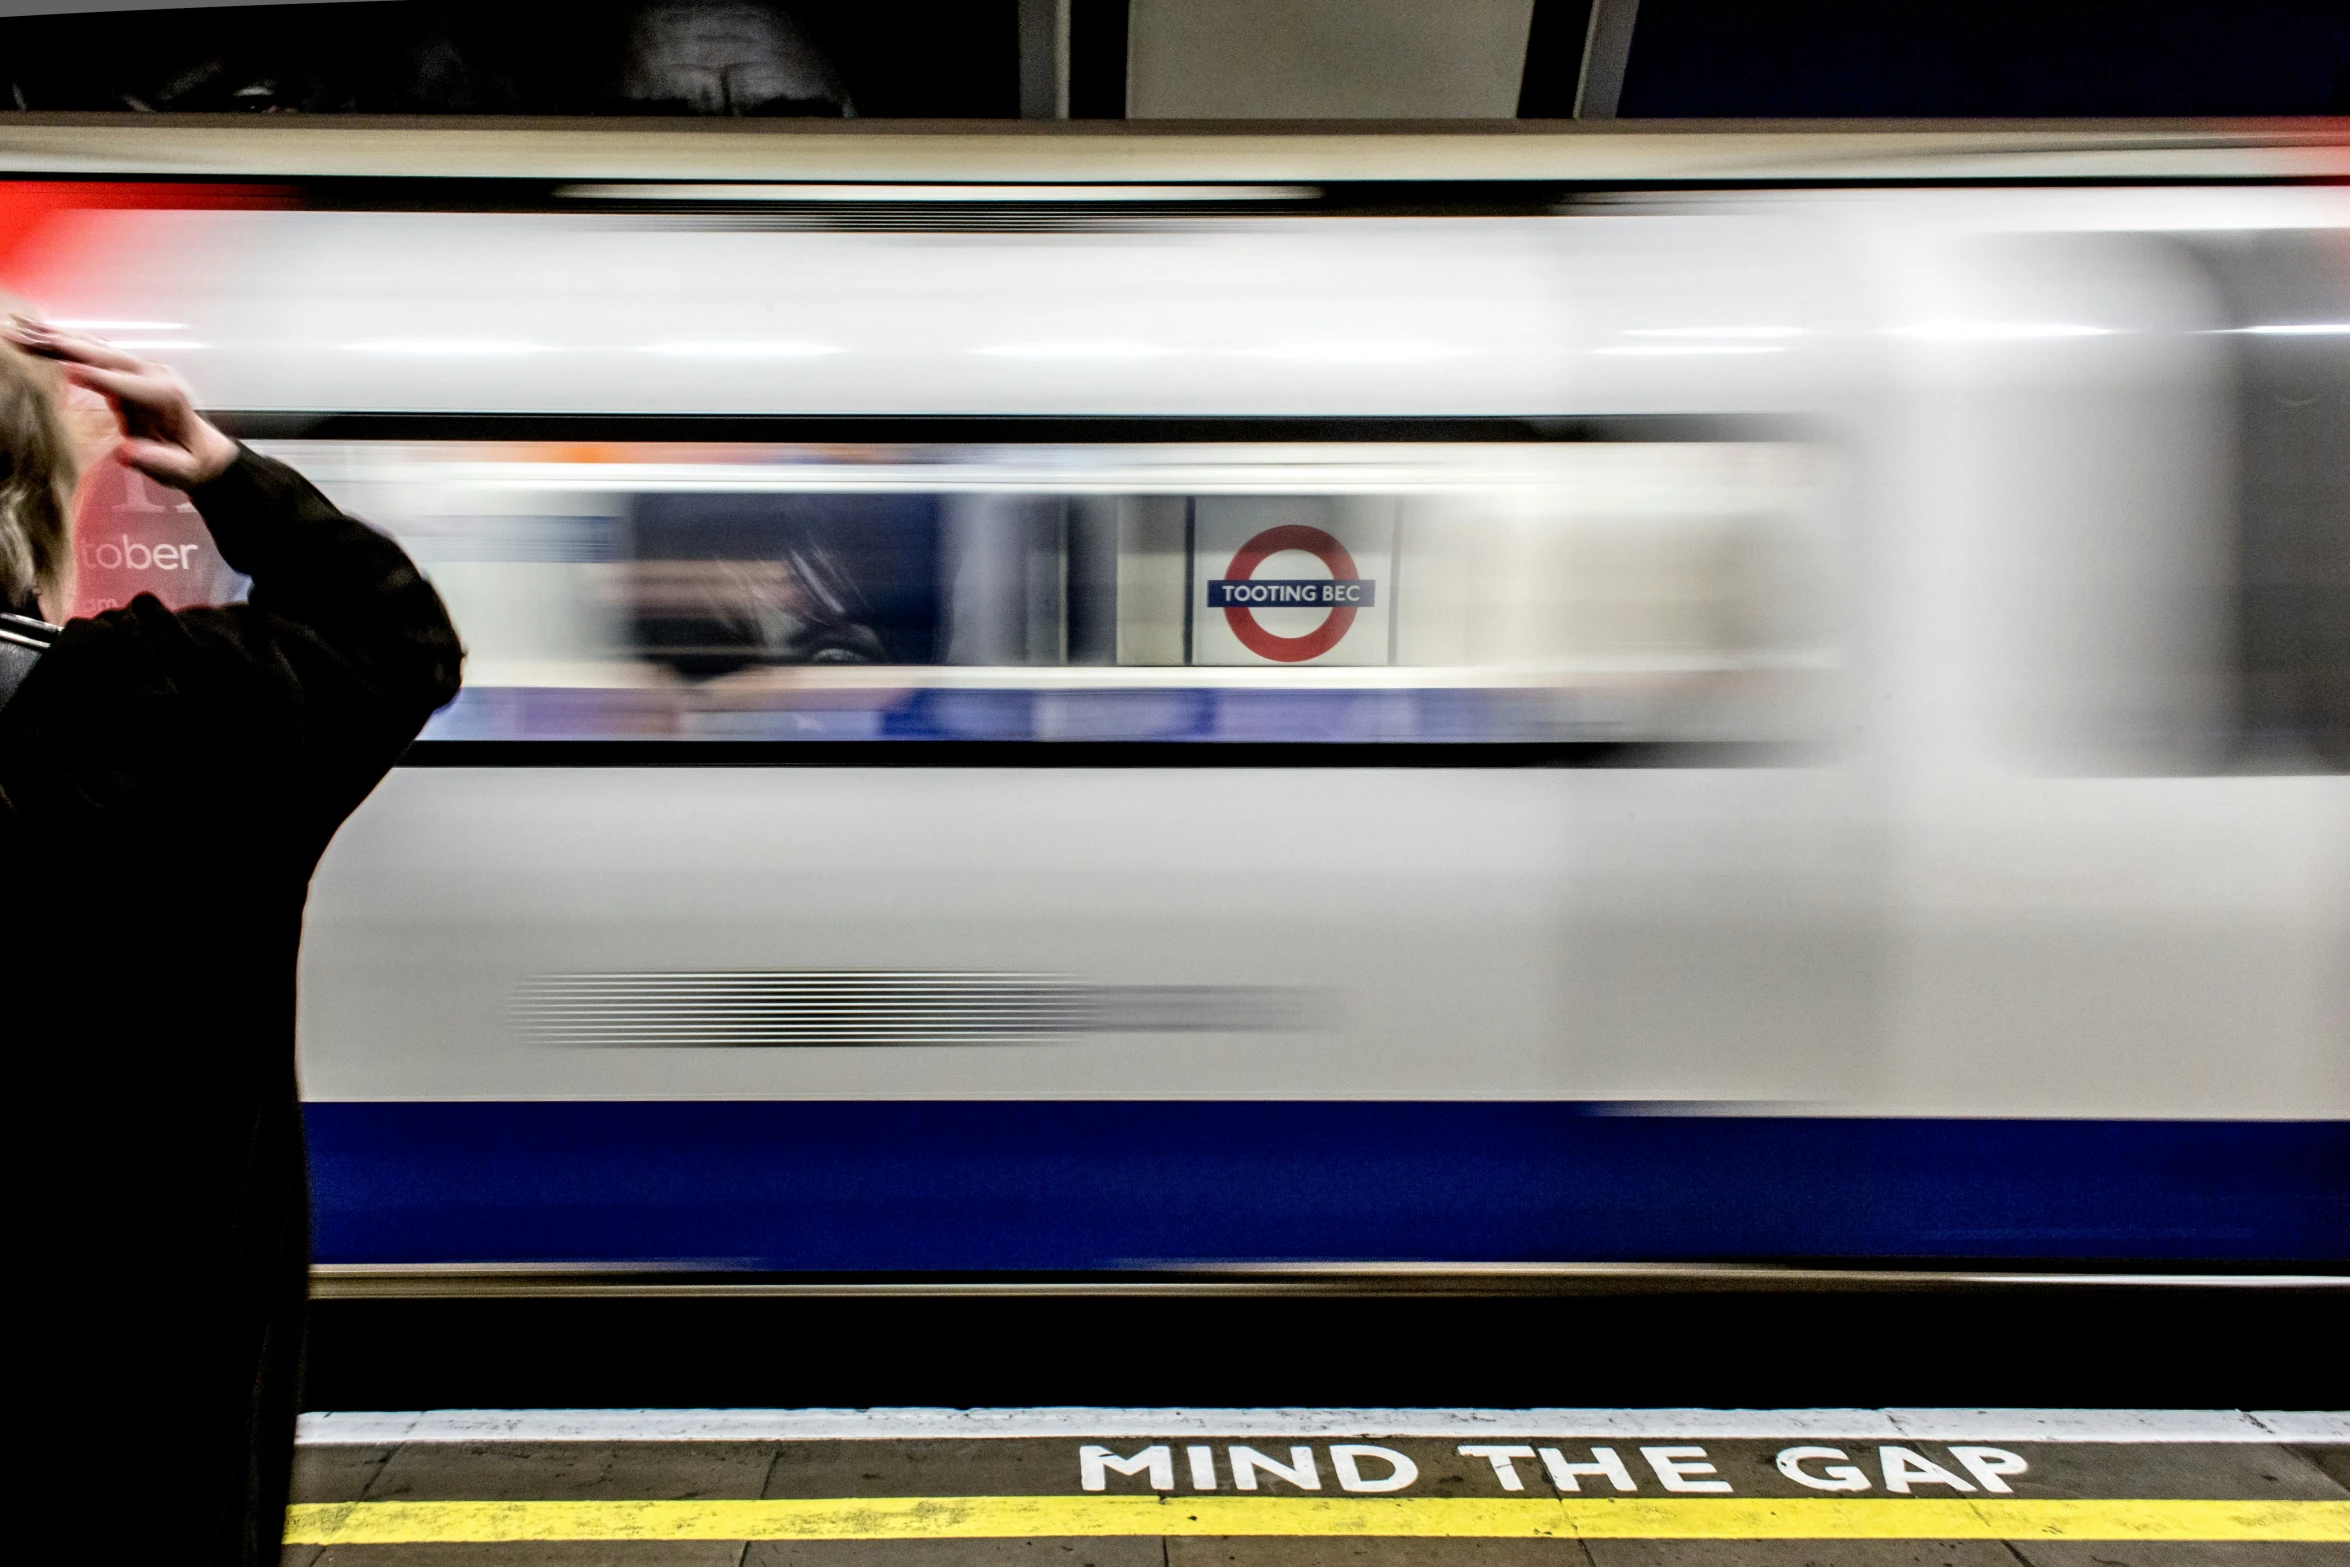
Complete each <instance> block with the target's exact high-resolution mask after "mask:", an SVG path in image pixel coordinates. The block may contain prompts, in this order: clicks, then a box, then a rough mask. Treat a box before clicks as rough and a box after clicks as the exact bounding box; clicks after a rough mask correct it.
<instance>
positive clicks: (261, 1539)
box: [0, 321, 463, 1567]
mask: <svg viewBox="0 0 2350 1567" xmlns="http://www.w3.org/2000/svg"><path fill="white" fill-rule="evenodd" d="M5 335H6V337H7V338H8V340H9V341H10V342H11V343H12V344H13V345H14V348H15V350H16V351H17V352H16V354H12V355H10V362H9V363H8V364H7V365H5V366H0V381H5V382H6V383H7V384H6V387H5V388H0V392H4V393H8V394H14V395H0V417H5V416H9V415H13V416H15V418H16V422H17V425H18V428H15V429H11V430H0V460H4V461H5V462H6V464H7V466H8V470H9V471H8V472H6V473H0V504H4V505H8V506H13V507H15V509H16V510H17V511H18V512H20V513H21V514H22V515H21V516H15V517H12V516H7V515H0V532H4V531H5V530H7V529H9V528H11V527H15V528H16V530H17V531H16V536H15V537H14V540H13V542H14V544H15V546H16V547H15V548H0V568H5V567H9V566H11V565H13V566H14V567H16V570H15V572H14V575H15V576H16V577H18V578H19V579H22V578H24V577H25V576H26V575H27V569H28V568H30V570H31V575H32V576H33V577H34V578H35V579H36V580H31V581H26V580H17V581H14V582H10V581H7V580H4V579H0V596H4V597H6V598H8V599H9V600H10V601H11V602H9V603H7V604H5V605H0V608H6V609H8V610H10V611H13V612H15V613H18V614H25V615H31V614H34V613H36V612H37V610H38V604H37V603H36V602H35V600H36V599H45V600H46V601H47V602H48V604H49V605H50V606H51V608H52V610H53V612H56V611H57V610H58V606H59V603H60V598H61V596H62V595H63V594H64V593H65V591H66V582H65V575H66V572H67V570H68V569H69V568H70V560H71V557H70V552H69V550H61V549H59V548H58V547H57V546H58V542H59V541H58V540H57V539H55V538H54V537H51V536H49V535H53V534H54V533H55V531H56V525H57V520H56V517H55V516H54V515H53V514H52V511H51V509H49V507H48V505H47V503H46V502H44V501H43V499H42V497H43V496H44V495H47V496H49V497H51V498H52V499H53V498H54V497H55V496H56V495H58V494H60V493H64V492H65V490H66V487H68V486H70V474H69V473H68V474H58V473H46V472H41V471H37V470H39V469H40V467H41V465H42V464H43V463H44V462H50V461H51V458H50V457H48V456H45V455H44V454H48V453H54V452H57V451H59V450H61V447H60V443H59V442H58V440H57V439H56V436H57V434H58V432H59V428H60V427H59V426H57V425H55V424H48V425H45V426H42V428H33V427H34V426H36V425H42V418H41V415H42V413H43V412H44V411H43V410H41V409H39V408H38V407H37V405H35V404H33V403H30V402H28V401H27V400H26V399H27V396H29V394H28V393H26V391H25V389H26V387H28V386H33V385H34V384H35V382H37V379H38V375H39V372H40V371H41V369H42V367H41V366H40V365H39V364H38V363H37V362H35V361H34V360H31V359H27V358H24V357H19V355H25V356H37V358H38V359H46V360H49V361H53V362H54V363H55V364H56V365H57V366H58V367H60V368H61V369H62V371H63V373H64V376H65V378H66V379H67V380H69V381H71V382H72V383H74V384H75V385H77V386H79V387H82V388H86V389H87V390H88V391H90V392H95V393H96V394H98V395H99V396H101V397H103V398H105V399H106V400H107V401H108V402H109V403H110V404H111V405H112V407H113V409H114V411H115V414H116V416H117V417H118V419H119V421H120V428H121V445H120V448H119V453H120V456H121V458H122V460H123V461H125V462H127V463H128V464H129V465H130V466H132V467H134V468H136V469H138V470H139V471H140V472H142V473H144V474H146V475H148V476H149V477H150V478H152V479H155V480H157V481H158V482H160V483H163V484H166V485H170V486H173V487H175V488H178V489H182V490H184V491H186V492H187V494H188V496H189V498H190V499H191V500H192V501H193V502H194V503H195V506H196V508H197V510H198V511H199V512H200V513H201V514H202V515H203V518H204V521H205V523H206V525H207V526H209V527H210V529H211V530H212V536H213V539H214V541H215V543H216V544H217V546H218V548H219V549H220V552H221V555H222V557H223V558H225V559H226V560H227V561H228V562H229V563H230V564H231V565H233V566H234V567H236V568H237V569H238V570H239V571H241V572H243V573H245V574H246V575H247V576H248V577H250V578H251V579H252V590H251V594H250V596H249V599H248V601H247V602H245V603H243V604H231V605H223V606H220V607H217V608H207V609H189V610H182V611H179V612H176V613H175V612H173V611H171V610H168V609H166V608H165V607H164V606H163V605H162V604H161V603H159V602H157V601H156V600H155V599H154V598H153V597H151V596H148V595H141V596H140V597H138V598H136V599H134V600H133V601H132V602H131V603H130V604H129V605H127V606H126V607H124V608H122V609H117V610H110V611H108V612H107V613H105V614H102V615H97V616H94V617H92V618H89V619H86V620H74V621H71V622H69V623H68V624H66V625H65V627H64V628H63V630H62V633H61V634H59V635H58V636H57V638H56V640H55V643H54V645H53V646H51V647H50V648H49V649H48V650H47V652H45V653H43V654H42V655H41V656H40V657H39V660H38V662H37V663H35V664H33V665H32V667H31V669H30V672H29V673H28V674H26V675H25V676H24V678H23V679H22V682H21V684H19V685H18V686H17V688H16V690H15V692H14V694H13V696H11V697H10V698H9V699H8V701H7V704H6V706H5V707H0V895H4V896H5V898H6V900H7V911H8V912H7V915H6V918H5V922H4V923H0V952H4V953H5V959H4V962H5V968H6V972H5V979H4V980H0V983H4V985H5V1001H4V1003H0V1017H4V1018H5V1019H6V1020H7V1021H6V1022H5V1023H0V1029H4V1030H5V1037H6V1038H7V1040H8V1049H7V1054H6V1062H7V1067H6V1070H7V1074H8V1076H7V1079H6V1080H7V1082H8V1085H9V1088H10V1090H11V1094H10V1099H9V1103H8V1112H9V1123H10V1124H9V1128H8V1137H7V1142H8V1145H9V1147H10V1149H11V1153H12V1156H13V1157H12V1161H11V1162H12V1164H13V1166H14V1168H13V1170H12V1172H11V1174H12V1176H13V1180H12V1184H11V1187H10V1192H11V1195H12V1197H13V1199H14V1204H15V1212H16V1216H17V1218H18V1221H19V1222H18V1224H17V1226H16V1253H15V1258H14V1268H13V1271H14V1273H15V1275H16V1277H15V1280H14V1284H15V1287H14V1288H13V1289H12V1290H11V1291H10V1294H11V1295H12V1296H13V1298H14V1300H15V1301H16V1302H17V1304H18V1307H19V1314H18V1315H17V1319H16V1320H17V1322H18V1328H17V1337H16V1343H17V1356H16V1363H17V1368H18V1369H17V1372H16V1375H15V1376H14V1377H12V1379H11V1380H12V1382H13V1383H14V1391H15V1393H16V1395H17V1396H16V1397H15V1398H14V1399H12V1400H11V1404H12V1413H13V1416H14V1418H13V1421H12V1423H13V1424H14V1426H15V1427H16V1430H17V1441H18V1459H17V1464H16V1467H15V1470H14V1474H15V1477H16V1483H17V1484H18V1485H19V1487H20V1488H21V1489H23V1491H24V1492H25V1494H27V1495H28V1496H32V1497H35V1498H37V1499H38V1503H37V1505H36V1506H35V1507H34V1508H32V1509H31V1510H30V1511H29V1512H28V1514H27V1516H26V1517H25V1518H23V1519H20V1521H19V1527H20V1529H21V1528H24V1527H31V1528H33V1529H35V1531H36V1532H39V1531H43V1530H45V1531H47V1532H48V1536H49V1537H48V1538H47V1539H45V1540H27V1539H24V1538H21V1536H20V1537H19V1538H18V1539H16V1540H13V1541H12V1542H11V1548H12V1550H25V1551H28V1552H29V1554H28V1555H27V1556H26V1557H25V1558H24V1559H26V1560H62V1559H64V1556H65V1553H66V1552H67V1551H71V1552H73V1553H75V1554H83V1553H86V1552H88V1551H90V1550H93V1549H97V1550H106V1551H123V1552H127V1553H128V1554H129V1555H131V1556H132V1557H134V1558H135V1559H138V1560H144V1561H158V1562H162V1561H168V1562H172V1563H175V1564H184V1567H195V1564H198V1563H207V1564H209V1563H222V1564H226V1563H238V1564H252V1567H258V1564H262V1563H274V1562H275V1561H276V1560H277V1557H278V1551H279V1541H280V1538H281V1536H282V1533H283V1527H284V1519H285V1507H286V1497H287V1486H288V1477H289V1473H290V1469H291V1465H292V1456H293V1431H294V1417H295V1412H296V1410H297V1409H298V1408H299V1407H300V1406H299V1398H300V1378H301V1368H302V1343H303V1321H304V1312H305V1302H306V1297H307V1275H308V1267H309V1233H310V1232H309V1221H310V1208H309V1184H308V1175H307V1172H306V1169H305V1166H304V1162H303V1147H302V1122H301V1106H300V1103H299V1098H298V1092H297V1088H296V1084H295V1072H294V1008H295V997H294V984H295V955H296V949H297V947H298V945H299V943H300V941H301V934H302V909H303V903H304V900H305V898H306V896H307V894H308V889H309V882H310V874H311V871H312V868H313V867H315V866H316V865H317V863H318V859H319V856H320V854H321V853H322V852H324V850H325V848H326V846H327V841H328V840H329V839H330V838H332V837H333V836H334V833H335V830H336V828H338V827H339V826H340V825H341V824H342V822H343V819H344V818H345V817H347V816H349V815H350V814H351V812H352V810H353V809H354V808H356V807H357V806H358V804H359V803H360V801H361V800H363V799H365V798H366V797H367V794H368V791H370V790H371V789H373V788H374V787H375V785H376V783H377V782H378V781H379V780H380V779H381V778H382V777H383V776H384V774H385V773H386V772H387V771H388V770H389V769H390V768H391V766H392V764H393V763H394V762H395V761H397V760H398V759H399V756H400V753H401V751H402V750H403V748H405V747H406V746H407V744H408V743H409V741H410V740H411V739H413V738H414V736H415V735H416V732H417V731H418V730H419V729H420V728H421V727H422V726H423V724H424V721H425V720H426V719H427V718H428V717H429V716H430V715H431V714H432V712H433V710H434V709H436V708H438V707H440V706H441V705H443V704H444V703H446V702H448V701H449V700H450V699H451V698H452V697H453V696H454V695H455V694H456V691H457V684H458V675H459V668H460V663H461V660H462V658H463V650H462V649H461V648H460V647H459V645H458V641H457V636H456V632H455V631H454V629H453V628H452V627H451V625H450V623H449V617H448V614H447V612H446V611H445V610H444V609H443V608H442V606H441V601H440V599H439V597H438V596H437V595H436V594H435V593H434V592H433V589H432V586H431V584H429V583H428V582H426V581H425V579H424V578H423V577H422V576H421V575H420V574H419V573H418V572H417V570H416V568H415V566H414V565H413V564H412V563H411V562H410V561H409V560H408V558H407V556H406V555H404V554H403V553H402V552H401V551H400V548H399V546H397V545H396V544H394V543H393V542H392V541H391V540H390V539H388V538H386V537H384V536H383V535H382V534H380V533H377V532H375V531H373V530H372V529H370V528H368V527H366V526H365V525H364V524H362V523H359V522H356V521H354V520H352V519H351V518H349V517H346V516H344V515H342V514H341V513H340V512H338V511H337V510H336V509H335V507H334V506H333V505H332V504H331V503H329V502H328V501H327V500H326V498H325V497H324V496H322V495H320V494H319V493H318V492H317V491H316V490H315V489H312V488H311V487H310V485H309V484H307V483H306V482H304V481H303V479H302V478H301V477H300V476H299V475H298V474H296V473H295V472H294V471H293V470H292V469H290V468H287V467H285V466H284V465H283V464H280V463H276V462H272V461H270V460H269V459H268V458H265V457H261V456H258V455H256V454H255V453H253V452H250V451H248V450H246V449H245V448H243V447H242V446H240V445H238V444H237V443H236V442H234V441H232V440H230V439H229V438H228V437H227V436H225V435H223V434H222V433H221V432H220V431H219V430H218V429H216V428H215V427H213V426H212V425H211V424H210V423H208V422H207V421H205V420H204V419H203V418H202V417H201V416H200V415H199V414H198V413H197V412H196V411H195V410H194V408H193V407H192V406H191V404H190V401H189V398H188V394H187V393H186V391H185V389H184V388H182V387H181V386H180V384H179V383H178V382H177V381H176V380H175V379H174V378H173V377H172V376H171V375H170V374H169V373H168V372H167V371H165V370H163V369H162V368H161V367H160V366H157V365H153V364H149V363H147V362H145V361H142V360H139V359H137V358H135V357H133V356H131V355H129V354H126V353H122V352H119V351H116V350H114V349H111V348H109V347H106V346H105V345H103V344H100V343H96V342H94V341H91V340H88V339H84V338H77V337H72V336H67V335H64V334H61V333H58V332H54V331H51V330H49V329H47V328H44V327H40V326H37V325H32V324H28V323H24V322H21V321H19V322H15V323H12V324H11V325H10V326H9V327H8V328H7V329H6V333H5ZM0 352H5V350H0ZM36 389H37V388H36ZM48 417H50V418H51V419H54V417H55V416H54V415H53V414H50V415H49V416H48ZM28 470H30V471H28ZM44 528H46V530H47V532H46V533H44V531H43V530H44ZM8 542H9V541H7V540H0V544H6V543H8ZM68 542H69V541H68ZM44 560H45V561H46V566H43V564H42V562H43V561H44ZM43 1545H46V1546H48V1547H50V1550H49V1551H47V1552H46V1553H44V1552H43V1551H42V1550H41V1547H42V1546H43Z"/></svg>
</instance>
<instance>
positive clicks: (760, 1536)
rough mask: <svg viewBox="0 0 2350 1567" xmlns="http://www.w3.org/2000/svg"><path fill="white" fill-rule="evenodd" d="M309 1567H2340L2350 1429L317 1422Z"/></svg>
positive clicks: (1110, 1416) (1446, 1420)
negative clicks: (493, 1566) (889, 1566)
mask: <svg viewBox="0 0 2350 1567" xmlns="http://www.w3.org/2000/svg"><path fill="white" fill-rule="evenodd" d="M288 1541H289V1543H288V1545H287V1546H286V1550H285V1558H284V1560H285V1562H286V1564H287V1567H361V1564H365V1567H408V1564H412V1563H413V1564H417V1567H424V1564H434V1567H470V1564H475V1563H481V1564H487V1563H493V1562H495V1563H501V1564H514V1567H540V1564H544V1567H591V1564H593V1567H602V1564H611V1567H785V1564H791V1567H878V1564H881V1563H885V1562H886V1563H893V1564H895V1563H908V1564H913V1567H1303V1564H1328V1567H1451V1564H1460V1567H1472V1564H1473V1567H1538V1564H1539V1567H1749V1564H1752V1567H1782V1564H1783V1567H2018V1564H2023V1567H2261V1564H2272V1563H2273V1564H2275V1567H2288V1564H2289V1567H2318V1564H2320V1563H2326V1564H2333V1567H2341V1564H2350V1415H2325V1414H2307V1413H2255V1414H2244V1413H2237V1412H2205V1411H2184V1412H2182V1411H2134V1412H2133V1411H2064V1410H2040V1411H2031V1410H2008V1411H1950V1410H1906V1411H1904V1410H1793V1411H1760V1412H1757V1411H1703V1410H1681V1411H1669V1410H1667V1411H1660V1410H1517V1411H1495V1410H1417V1411H1414V1410H1353V1411H1327V1410H1325V1411H1316V1410H1220V1411H1219V1410H1189V1411H1178V1410H971V1411H951V1410H872V1411H863V1412H838V1411H761V1410H707V1411H626V1410H596V1411H546V1410H540V1411H439V1412H433V1413H429V1414H372V1413H352V1414H327V1415H311V1416H306V1417H304V1431H303V1440H302V1444H301V1446H300V1448H299V1450H298V1455H297V1462H296V1470H295V1506H294V1508H293V1511H292V1514H291V1516H290V1519H289V1527H288Z"/></svg>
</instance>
